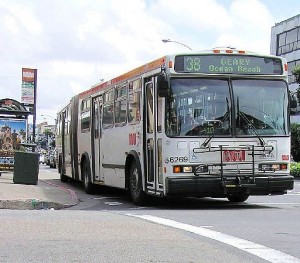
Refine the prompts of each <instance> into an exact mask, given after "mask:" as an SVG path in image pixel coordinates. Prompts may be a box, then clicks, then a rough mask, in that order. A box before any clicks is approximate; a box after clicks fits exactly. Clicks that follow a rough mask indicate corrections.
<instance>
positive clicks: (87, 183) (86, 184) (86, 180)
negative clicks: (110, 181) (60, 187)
mask: <svg viewBox="0 0 300 263" xmlns="http://www.w3.org/2000/svg"><path fill="white" fill-rule="evenodd" d="M82 179H83V188H84V191H85V192H86V193H87V194H93V192H94V185H93V184H92V182H91V171H90V167H89V165H88V162H87V161H83V164H82Z"/></svg>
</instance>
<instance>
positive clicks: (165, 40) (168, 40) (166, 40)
mask: <svg viewBox="0 0 300 263" xmlns="http://www.w3.org/2000/svg"><path fill="white" fill-rule="evenodd" d="M162 42H164V43H168V42H169V43H170V42H173V43H176V44H179V45H181V46H184V47H186V48H188V49H189V50H193V49H191V48H190V47H189V46H188V45H186V44H183V43H181V42H178V41H175V40H171V39H162Z"/></svg>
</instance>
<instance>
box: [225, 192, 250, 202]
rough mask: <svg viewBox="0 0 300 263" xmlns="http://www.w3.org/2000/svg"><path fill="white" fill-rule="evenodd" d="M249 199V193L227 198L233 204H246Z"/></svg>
mask: <svg viewBox="0 0 300 263" xmlns="http://www.w3.org/2000/svg"><path fill="white" fill-rule="evenodd" d="M248 197H249V194H247V193H235V194H230V195H228V196H227V199H228V200H229V201H230V202H232V203H241V202H245V201H246V200H247V199H248Z"/></svg>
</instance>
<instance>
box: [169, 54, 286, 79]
mask: <svg viewBox="0 0 300 263" xmlns="http://www.w3.org/2000/svg"><path fill="white" fill-rule="evenodd" d="M175 71H176V72H185V73H204V74H246V75H274V74H275V75H281V74H282V72H283V70H282V62H281V60H280V59H277V58H269V57H256V56H245V55H180V56H176V57H175Z"/></svg>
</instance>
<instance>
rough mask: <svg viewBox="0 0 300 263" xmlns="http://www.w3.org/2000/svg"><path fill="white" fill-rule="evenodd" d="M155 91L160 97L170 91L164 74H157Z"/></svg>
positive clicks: (165, 95) (167, 94)
mask: <svg viewBox="0 0 300 263" xmlns="http://www.w3.org/2000/svg"><path fill="white" fill-rule="evenodd" d="M157 91H158V96H160V97H167V96H169V93H170V90H169V84H168V81H167V79H166V76H165V74H160V75H158V76H157Z"/></svg>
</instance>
